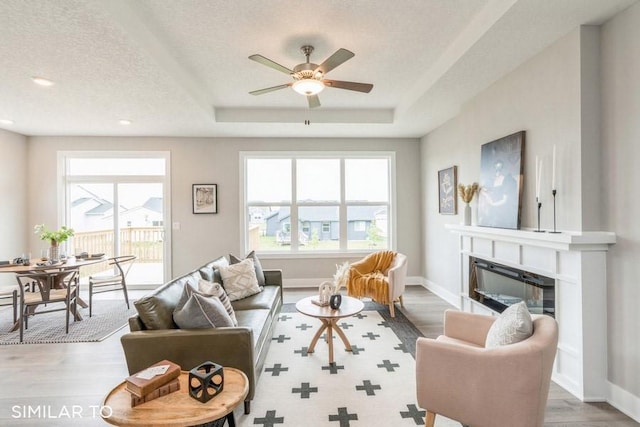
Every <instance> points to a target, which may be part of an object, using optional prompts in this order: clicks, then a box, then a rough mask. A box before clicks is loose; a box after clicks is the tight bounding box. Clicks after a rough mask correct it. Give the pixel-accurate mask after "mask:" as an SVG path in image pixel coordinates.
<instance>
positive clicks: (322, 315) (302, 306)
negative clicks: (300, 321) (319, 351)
mask: <svg viewBox="0 0 640 427" xmlns="http://www.w3.org/2000/svg"><path fill="white" fill-rule="evenodd" d="M315 299H318V296H312V297H307V298H303V299H301V300H300V301H298V302H297V303H296V310H298V311H299V312H300V313H302V314H304V315H306V316H310V317H315V318H317V319H320V321H321V322H322V326H320V329H318V331H317V332H316V334H315V335H314V336H313V339H312V340H311V343H310V344H309V349H308V350H307V353H313V351H314V350H315V347H316V343H317V342H318V338H320V335H322V332H324V331H325V330H326V331H327V336H326V341H327V345H328V346H329V364H332V363H334V362H333V331H335V332H336V334H338V336H339V337H340V338H341V339H342V342H343V344H344V348H345V350H347V351H351V343H349V340H348V339H347V336H346V335H345V334H344V331H343V330H342V329H341V328H340V326H339V325H338V320H340V319H342V318H344V317H351V316H353V315H355V314H358V313H360V312H361V311H362V310H363V309H364V304H363V303H362V301H360V300H359V299H357V298H353V297H350V296H344V295H343V296H342V303H341V304H340V308H338V309H337V310H334V309H332V308H331V307H329V306H328V305H327V306H324V307H321V306H319V305H317V304H314V303H313V300H315Z"/></svg>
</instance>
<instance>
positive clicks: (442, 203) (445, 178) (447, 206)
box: [438, 166, 458, 215]
mask: <svg viewBox="0 0 640 427" xmlns="http://www.w3.org/2000/svg"><path fill="white" fill-rule="evenodd" d="M457 186H458V167H457V166H451V167H450V168H447V169H442V170H441V171H438V212H440V213H441V214H443V215H455V214H456V213H458V212H457V209H458V203H457V201H458V198H457V197H456V187H457Z"/></svg>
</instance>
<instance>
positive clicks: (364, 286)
mask: <svg viewBox="0 0 640 427" xmlns="http://www.w3.org/2000/svg"><path fill="white" fill-rule="evenodd" d="M395 256H396V253H395V252H393V251H380V252H374V253H372V254H369V255H367V256H366V257H365V258H364V259H362V260H361V261H358V262H354V263H353V264H351V266H350V267H349V282H348V283H347V291H348V292H349V295H351V296H353V297H357V298H359V297H365V296H366V297H370V298H373V300H374V301H376V302H377V303H379V304H389V282H388V281H387V278H386V276H385V275H384V274H383V272H384V271H386V270H387V269H388V268H389V267H390V266H391V264H392V263H393V258H394V257H395Z"/></svg>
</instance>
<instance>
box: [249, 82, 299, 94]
mask: <svg viewBox="0 0 640 427" xmlns="http://www.w3.org/2000/svg"><path fill="white" fill-rule="evenodd" d="M289 86H291V83H287V84H284V85H279V86H272V87H267V88H264V89H258V90H254V91H252V92H249V93H250V94H251V95H262V94H265V93H269V92H273V91H275V90H280V89H284V88H285V87H289Z"/></svg>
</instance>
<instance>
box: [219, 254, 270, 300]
mask: <svg viewBox="0 0 640 427" xmlns="http://www.w3.org/2000/svg"><path fill="white" fill-rule="evenodd" d="M220 276H221V277H222V284H223V286H224V290H225V291H226V292H227V295H228V296H229V299H230V300H231V301H237V300H239V299H242V298H246V297H250V296H251V295H255V294H257V293H259V292H260V291H261V290H262V289H261V288H260V286H259V285H258V279H257V278H256V271H255V267H254V265H253V260H252V259H251V258H246V259H243V260H242V261H240V262H239V263H237V264H232V265H229V266H227V267H220Z"/></svg>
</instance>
